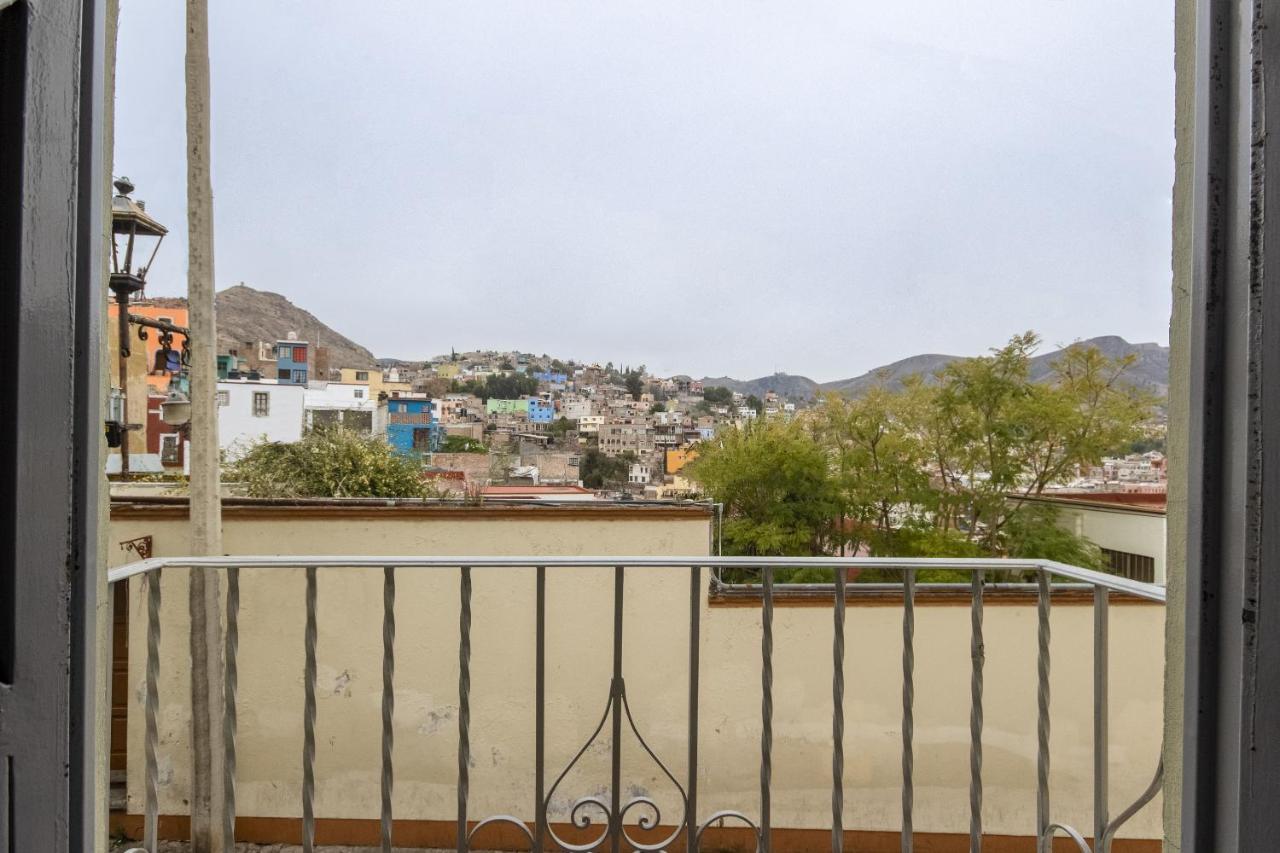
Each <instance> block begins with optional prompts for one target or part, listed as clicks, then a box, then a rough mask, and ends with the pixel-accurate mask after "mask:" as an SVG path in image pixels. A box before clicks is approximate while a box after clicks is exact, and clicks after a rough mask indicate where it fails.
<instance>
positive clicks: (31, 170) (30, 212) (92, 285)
mask: <svg viewBox="0 0 1280 853" xmlns="http://www.w3.org/2000/svg"><path fill="white" fill-rule="evenodd" d="M95 5H96V4H95V3H94V2H93V0H39V2H34V0H17V2H14V3H11V4H8V5H7V6H5V7H4V8H3V9H0V15H3V16H4V17H5V21H4V22H3V23H0V29H3V30H6V32H7V36H6V39H5V55H4V56H3V57H0V70H2V72H3V74H4V79H3V80H0V93H3V95H0V104H2V105H3V109H4V110H5V112H6V115H4V116H3V117H0V127H4V128H6V130H4V131H0V133H5V134H6V135H7V136H8V137H10V138H12V139H16V140H17V142H18V143H19V145H18V147H17V149H16V150H15V149H14V148H13V147H12V146H5V151H4V153H2V154H0V158H3V160H4V167H5V168H4V170H3V171H4V172H5V176H4V177H3V178H0V187H7V188H8V189H9V190H10V191H11V194H9V193H6V194H4V195H3V196H0V211H3V212H0V275H3V279H4V280H3V282H0V291H2V292H3V294H4V296H3V299H2V300H0V313H2V314H3V317H2V318H0V352H3V356H4V364H5V369H6V374H7V377H8V381H7V382H6V385H5V394H4V395H3V396H4V397H6V398H7V399H6V404H5V408H4V410H3V412H2V413H0V420H3V421H4V427H3V429H4V430H5V435H4V436H3V438H4V440H3V441H0V567H2V568H0V577H3V578H4V583H5V584H6V585H7V593H6V594H7V600H6V602H5V606H4V609H3V610H0V622H3V623H4V624H6V625H7V627H8V629H9V630H8V633H7V636H8V637H9V638H11V641H10V642H8V644H7V645H0V650H2V651H0V654H2V655H3V657H4V660H3V661H0V663H3V665H4V666H3V668H4V669H6V670H7V671H5V672H0V678H2V679H3V680H4V681H5V682H7V683H5V684H3V685H0V766H3V765H4V764H5V763H7V764H8V768H9V772H8V777H7V779H6V785H5V787H7V789H8V790H7V795H8V796H7V798H6V799H7V800H8V802H9V803H10V804H11V807H10V808H9V809H8V810H7V811H8V814H7V816H6V817H5V818H4V819H2V820H0V825H4V826H5V827H6V829H7V833H8V835H9V837H8V839H6V841H7V842H8V846H7V847H6V848H4V849H12V850H41V851H45V850H48V851H81V850H91V849H93V841H92V839H93V830H94V826H93V820H92V815H93V791H94V789H95V781H96V780H95V779H94V778H93V767H94V766H95V765H94V761H93V756H94V754H95V752H96V749H95V744H94V742H93V741H94V738H93V733H94V724H93V720H94V717H93V713H94V711H93V703H92V698H93V696H94V681H93V677H92V669H93V661H94V657H93V655H92V648H93V646H94V645H95V639H94V636H93V631H92V630H91V624H92V623H91V619H90V615H91V614H92V612H93V608H94V605H95V599H94V589H95V588H96V583H94V579H95V578H96V576H97V574H98V573H99V572H100V571H101V567H100V566H99V565H97V562H96V561H97V554H96V525H97V517H96V507H97V497H96V488H95V485H94V484H95V483H96V482H97V481H98V478H99V477H101V473H100V472H101V470H102V468H101V460H100V458H99V450H98V448H99V440H100V435H101V429H102V426H101V421H102V415H101V412H100V411H98V409H97V406H98V402H99V392H98V390H97V388H96V386H97V379H98V361H99V360H98V349H97V342H98V340H99V335H100V329H99V325H100V324H101V322H102V318H101V316H100V312H99V311H98V302H97V297H98V289H99V287H100V286H101V281H100V272H99V259H100V258H101V255H100V254H99V247H100V242H99V241H100V237H99V236H98V235H99V233H100V231H101V228H100V225H101V205H102V196H101V192H102V191H103V189H102V188H103V186H104V183H103V180H102V177H103V176H102V174H101V166H100V163H101V159H102V143H101V138H100V136H99V135H98V134H100V132H101V111H102V98H101V92H100V90H101V79H102V78H101V75H100V74H99V73H98V66H99V65H100V64H101V56H102V53H101V47H102V20H101V16H100V13H99V11H98V10H97V9H96V8H95ZM15 21H16V22H20V24H21V26H20V28H19V30H20V32H18V31H15V30H14V29H13V28H12V27H11V25H12V24H14V22H15ZM15 32H18V35H17V36H15ZM15 46H17V47H15ZM15 68H16V69H20V70H21V73H20V74H17V75H15V74H14V73H13V70H14V69H15ZM15 93H16V95H15Z"/></svg>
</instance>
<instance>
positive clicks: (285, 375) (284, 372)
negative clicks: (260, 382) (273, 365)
mask: <svg viewBox="0 0 1280 853" xmlns="http://www.w3.org/2000/svg"><path fill="white" fill-rule="evenodd" d="M292 375H293V371H292V370H289V369H287V368H282V369H281V370H279V371H277V372H276V379H283V380H285V381H286V382H287V381H288V380H289V377H290V376H292Z"/></svg>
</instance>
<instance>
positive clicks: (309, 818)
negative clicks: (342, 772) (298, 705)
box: [302, 566, 316, 853]
mask: <svg viewBox="0 0 1280 853" xmlns="http://www.w3.org/2000/svg"><path fill="white" fill-rule="evenodd" d="M306 604H307V627H306V632H305V634H304V635H303V646H304V650H305V655H306V661H305V664H304V666H303V676H302V677H303V681H304V685H303V705H302V851H303V853H314V851H315V847H316V815H315V796H316V775H315V764H316V570H315V567H314V566H308V567H307V596H306Z"/></svg>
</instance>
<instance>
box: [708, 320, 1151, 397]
mask: <svg viewBox="0 0 1280 853" xmlns="http://www.w3.org/2000/svg"><path fill="white" fill-rule="evenodd" d="M1080 343H1082V344H1085V345H1087V346H1095V347H1097V348H1098V349H1099V350H1101V351H1102V353H1103V355H1106V356H1108V357H1109V358H1119V357H1121V356H1125V355H1135V356H1137V360H1136V362H1135V363H1134V365H1133V366H1132V367H1130V368H1129V372H1128V377H1129V379H1130V381H1131V382H1132V383H1133V384H1134V385H1136V386H1138V387H1139V388H1143V389H1145V390H1148V391H1151V392H1153V393H1155V394H1159V395H1161V396H1163V395H1165V394H1167V393H1168V392H1169V348H1168V347H1165V346H1161V345H1160V344H1152V343H1145V344H1131V343H1129V342H1128V341H1126V340H1125V339H1124V338H1121V337H1118V336H1116V335H1105V336H1103V337H1099V338H1090V339H1089V340H1087V341H1081V342H1080ZM1061 354H1062V350H1060V349H1059V350H1054V351H1053V352H1047V353H1044V354H1042V355H1038V356H1036V357H1034V358H1033V359H1031V378H1032V379H1033V380H1035V381H1037V382H1038V381H1042V380H1044V379H1046V378H1047V377H1048V376H1049V373H1050V370H1051V369H1052V368H1051V365H1052V364H1053V362H1054V361H1055V360H1056V359H1057V358H1059V357H1060V356H1061ZM958 358H961V356H957V355H942V354H939V353H927V354H924V355H913V356H911V357H910V358H904V359H902V360H901V361H895V362H893V363H892V364H886V365H884V366H883V367H877V368H875V369H874V370H868V371H867V372H866V373H863V374H861V375H860V376H854V377H852V378H850V379H837V380H835V381H834V382H823V383H817V382H814V381H813V380H812V379H810V378H808V377H807V376H791V375H789V374H786V373H775V374H774V375H773V376H762V377H760V378H759V379H747V380H740V379H733V378H731V377H728V376H717V377H708V378H706V379H703V380H702V383H703V385H704V386H711V385H720V386H723V387H725V388H728V389H730V390H732V391H737V392H739V393H742V394H755V395H756V396H757V397H760V396H763V395H764V394H765V392H767V391H775V392H777V393H778V394H780V395H782V396H783V397H789V398H811V397H815V396H817V395H818V394H819V393H825V392H828V391H834V392H836V393H839V394H844V395H845V396H850V397H856V396H858V395H859V394H863V393H865V392H866V391H867V390H868V389H869V388H871V387H873V386H875V385H876V384H878V383H880V382H882V381H887V382H888V383H889V384H890V385H897V384H899V383H901V382H902V380H903V379H906V378H907V377H908V376H914V375H917V374H918V375H921V376H924V377H926V378H929V377H932V376H933V374H934V373H936V372H937V371H939V370H941V369H942V368H944V367H946V366H947V365H948V364H950V363H951V362H953V361H955V360H956V359H958Z"/></svg>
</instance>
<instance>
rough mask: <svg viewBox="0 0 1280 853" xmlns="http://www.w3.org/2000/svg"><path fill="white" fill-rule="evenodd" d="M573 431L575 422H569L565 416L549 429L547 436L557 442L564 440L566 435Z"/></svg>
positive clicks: (557, 419)
mask: <svg viewBox="0 0 1280 853" xmlns="http://www.w3.org/2000/svg"><path fill="white" fill-rule="evenodd" d="M572 431H573V421H571V420H569V419H568V418H566V417H564V416H563V415H562V416H560V417H558V418H556V419H555V420H554V421H552V422H551V424H550V425H549V426H548V427H547V435H549V436H551V437H552V438H554V439H556V440H557V441H558V440H560V439H563V438H564V437H565V434H566V433H569V432H572Z"/></svg>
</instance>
